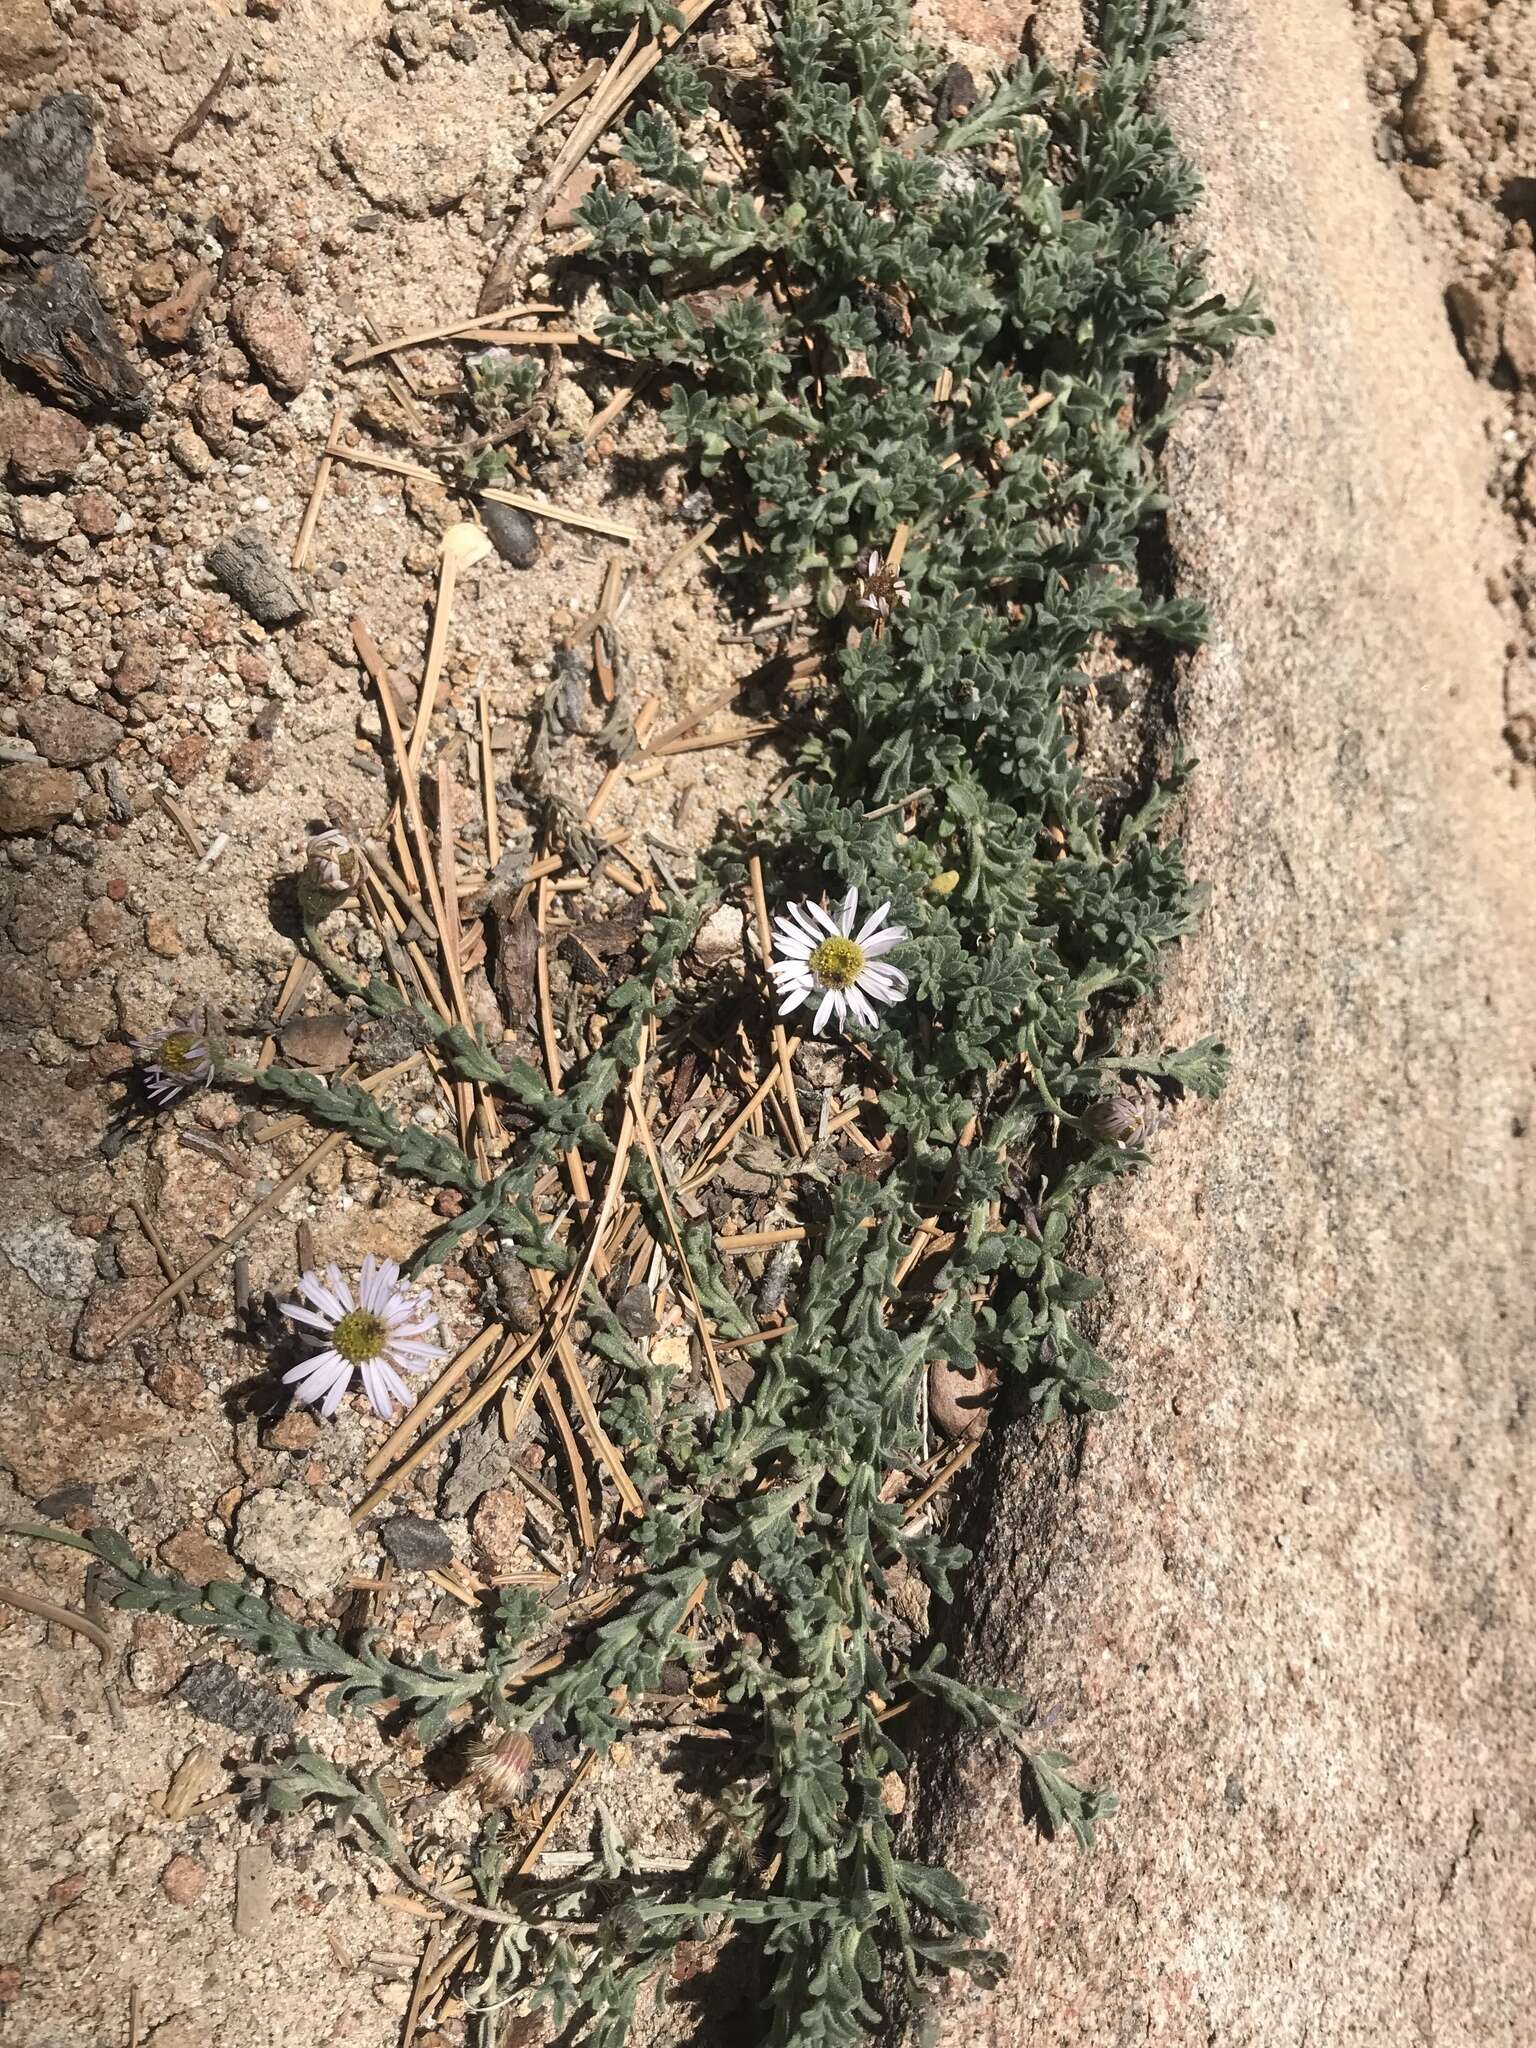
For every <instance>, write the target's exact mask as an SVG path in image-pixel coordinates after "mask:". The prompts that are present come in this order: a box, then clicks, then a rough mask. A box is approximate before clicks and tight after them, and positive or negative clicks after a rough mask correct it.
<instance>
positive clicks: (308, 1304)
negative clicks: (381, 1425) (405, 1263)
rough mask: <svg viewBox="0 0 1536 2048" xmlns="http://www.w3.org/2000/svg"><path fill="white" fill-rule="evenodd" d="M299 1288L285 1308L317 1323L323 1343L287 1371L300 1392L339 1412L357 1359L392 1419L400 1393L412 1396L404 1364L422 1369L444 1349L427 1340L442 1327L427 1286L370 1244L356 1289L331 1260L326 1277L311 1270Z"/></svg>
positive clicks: (406, 1403)
mask: <svg viewBox="0 0 1536 2048" xmlns="http://www.w3.org/2000/svg"><path fill="white" fill-rule="evenodd" d="M299 1294H300V1296H301V1297H302V1299H301V1300H299V1301H285V1302H283V1303H282V1311H283V1314H284V1315H285V1316H291V1317H292V1318H293V1320H294V1321H295V1322H296V1323H303V1324H305V1325H306V1326H307V1330H313V1331H315V1332H316V1333H317V1334H316V1335H315V1336H313V1337H309V1338H308V1341H309V1342H310V1343H312V1344H320V1345H321V1346H322V1348H321V1349H320V1350H318V1351H317V1352H316V1353H315V1354H314V1356H313V1357H312V1358H306V1359H305V1361H304V1363H303V1364H302V1365H296V1366H295V1367H294V1368H293V1370H292V1371H291V1372H285V1373H284V1374H283V1379H284V1381H285V1383H287V1384H288V1385H290V1386H294V1387H295V1392H294V1398H295V1399H296V1400H299V1401H318V1402H319V1403H320V1413H321V1414H322V1415H334V1414H335V1412H336V1410H337V1408H338V1407H339V1405H340V1403H341V1397H342V1395H343V1394H344V1393H345V1392H346V1391H347V1388H348V1387H349V1386H350V1385H351V1383H352V1368H353V1367H354V1366H356V1367H357V1369H358V1371H359V1373H360V1374H361V1375H362V1381H363V1392H364V1393H365V1394H366V1395H367V1396H368V1399H369V1401H370V1402H371V1403H372V1405H373V1411H374V1413H375V1414H376V1415H382V1416H383V1417H384V1420H385V1421H386V1422H387V1421H388V1420H389V1418H390V1416H391V1415H393V1413H394V1412H395V1402H396V1401H397V1400H398V1401H399V1403H400V1405H401V1407H403V1408H409V1407H410V1405H411V1402H412V1400H413V1399H414V1398H415V1397H414V1396H413V1394H412V1393H411V1390H410V1388H409V1387H408V1386H407V1385H406V1384H405V1381H404V1380H403V1379H401V1377H400V1374H401V1372H402V1371H404V1372H424V1371H425V1370H426V1368H427V1367H428V1366H429V1365H430V1364H431V1363H432V1361H433V1359H434V1358H444V1357H446V1356H447V1353H446V1352H444V1350H443V1349H442V1347H441V1346H440V1345H437V1344H431V1343H428V1342H427V1341H426V1339H428V1338H429V1337H435V1336H436V1335H437V1314H436V1311H435V1310H433V1309H432V1308H431V1307H430V1306H429V1305H428V1302H427V1297H426V1295H425V1294H412V1293H410V1292H409V1291H408V1289H406V1288H404V1287H402V1286H401V1285H400V1268H399V1266H398V1265H397V1264H396V1263H395V1261H394V1260H393V1259H375V1257H374V1256H373V1253H372V1252H369V1254H368V1256H367V1257H366V1258H365V1259H364V1260H363V1271H362V1277H361V1278H360V1279H359V1281H358V1284H357V1294H356V1296H355V1297H354V1295H353V1292H352V1289H351V1286H350V1284H349V1283H348V1282H347V1281H346V1280H345V1279H343V1277H342V1273H341V1268H340V1267H339V1266H327V1267H326V1269H325V1277H324V1278H323V1279H322V1278H321V1276H320V1274H318V1273H306V1274H305V1275H304V1277H303V1279H302V1280H300V1282H299ZM295 1383H297V1384H296V1385H295Z"/></svg>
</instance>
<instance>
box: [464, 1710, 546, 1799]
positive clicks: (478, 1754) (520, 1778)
mask: <svg viewBox="0 0 1536 2048" xmlns="http://www.w3.org/2000/svg"><path fill="white" fill-rule="evenodd" d="M532 1769H533V1744H532V1743H531V1742H530V1741H529V1740H528V1738H527V1736H526V1735H524V1734H522V1733H520V1732H518V1731H516V1730H508V1729H505V1728H502V1729H498V1730H497V1731H496V1732H495V1733H494V1734H492V1735H483V1736H481V1738H480V1740H479V1741H478V1742H473V1743H471V1744H470V1748H469V1775H470V1779H471V1781H472V1782H473V1784H474V1787H475V1790H476V1792H477V1793H478V1794H479V1795H480V1798H481V1800H482V1801H483V1802H484V1804H485V1805H487V1806H510V1805H511V1804H512V1803H513V1801H514V1800H515V1799H518V1798H519V1797H520V1796H521V1795H522V1792H523V1790H524V1788H525V1787H526V1785H527V1783H528V1773H529V1772H530V1771H531V1770H532Z"/></svg>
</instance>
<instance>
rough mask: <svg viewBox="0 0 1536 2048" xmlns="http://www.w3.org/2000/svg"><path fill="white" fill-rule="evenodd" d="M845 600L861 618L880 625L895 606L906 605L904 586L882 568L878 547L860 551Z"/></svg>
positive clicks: (889, 570) (898, 578) (890, 571)
mask: <svg viewBox="0 0 1536 2048" xmlns="http://www.w3.org/2000/svg"><path fill="white" fill-rule="evenodd" d="M848 601H849V604H850V605H851V607H852V609H853V610H854V611H855V612H857V613H858V614H859V616H860V617H861V618H866V619H875V620H877V621H878V622H879V623H880V624H881V625H883V624H884V623H885V621H886V620H887V619H889V617H890V616H891V613H892V612H893V611H894V610H895V609H896V607H897V606H898V605H902V604H905V603H906V601H907V586H906V584H905V583H903V582H902V580H901V578H900V576H898V575H897V573H896V571H895V570H894V569H891V568H888V567H887V566H886V563H885V559H884V557H883V556H882V555H881V553H880V550H879V549H878V548H864V549H863V550H862V551H861V552H860V554H859V556H858V558H857V560H856V561H855V562H854V565H853V581H852V583H851V584H850V585H849V598H848Z"/></svg>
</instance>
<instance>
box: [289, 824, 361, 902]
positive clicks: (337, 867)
mask: <svg viewBox="0 0 1536 2048" xmlns="http://www.w3.org/2000/svg"><path fill="white" fill-rule="evenodd" d="M361 872H362V863H361V862H360V861H359V859H358V857H357V849H356V847H355V846H354V845H353V844H352V842H351V840H350V839H349V838H348V837H347V835H346V833H345V832H334V831H332V832H316V833H314V834H312V835H311V837H310V838H309V839H307V840H306V841H305V842H304V873H303V875H302V876H301V877H300V880H299V889H300V892H301V894H302V895H303V896H304V898H305V899H306V901H307V902H308V903H309V904H311V905H312V906H315V907H323V908H325V909H327V910H334V909H335V907H336V905H337V904H338V903H341V902H343V901H344V900H345V899H346V898H347V897H348V896H350V895H351V894H352V891H353V890H354V889H355V888H356V887H357V883H358V877H359V875H360V874H361Z"/></svg>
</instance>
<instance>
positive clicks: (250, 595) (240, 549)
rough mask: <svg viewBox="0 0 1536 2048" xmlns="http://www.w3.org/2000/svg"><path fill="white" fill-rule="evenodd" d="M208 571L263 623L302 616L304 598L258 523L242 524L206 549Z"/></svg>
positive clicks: (282, 623) (306, 606)
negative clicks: (253, 524) (237, 530)
mask: <svg viewBox="0 0 1536 2048" xmlns="http://www.w3.org/2000/svg"><path fill="white" fill-rule="evenodd" d="M207 560H208V573H209V574H210V575H211V576H212V577H214V579H215V580H216V581H217V583H218V584H219V587H220V588H221V589H222V590H226V591H228V593H229V595H230V596H231V597H232V598H233V599H234V600H235V603H236V604H238V605H239V606H240V608H241V610H242V611H246V612H249V613H250V615H251V617H252V618H253V619H255V620H256V621H257V623H258V624H260V625H263V626H286V625H290V624H291V623H292V622H293V620H295V619H301V618H303V616H304V614H305V613H306V612H307V611H308V610H309V603H308V600H307V599H306V598H305V596H304V593H303V591H302V590H301V589H300V588H299V585H298V583H297V582H296V580H295V579H294V577H293V576H292V574H291V573H290V572H289V570H288V569H287V568H286V567H285V565H284V564H283V563H282V562H281V561H279V560H278V557H277V556H276V554H274V552H273V550H272V546H271V544H270V542H269V541H268V540H267V537H266V535H265V534H264V533H262V531H261V530H260V528H259V527H255V526H242V527H241V528H240V531H239V532H238V533H232V534H231V535H230V536H229V538H228V539H227V540H221V541H219V542H218V543H217V545H216V546H214V547H211V548H210V549H209V550H208V557H207Z"/></svg>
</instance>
